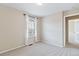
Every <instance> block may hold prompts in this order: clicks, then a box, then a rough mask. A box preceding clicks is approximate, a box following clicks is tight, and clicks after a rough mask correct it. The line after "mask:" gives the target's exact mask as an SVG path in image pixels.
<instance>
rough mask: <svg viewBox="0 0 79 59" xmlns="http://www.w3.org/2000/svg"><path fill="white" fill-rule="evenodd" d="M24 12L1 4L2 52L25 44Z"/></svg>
mask: <svg viewBox="0 0 79 59" xmlns="http://www.w3.org/2000/svg"><path fill="white" fill-rule="evenodd" d="M24 24H25V22H24V16H23V13H22V12H20V11H18V10H16V9H13V8H7V7H4V6H0V52H1V51H5V50H8V49H12V48H16V47H18V46H23V45H24Z"/></svg>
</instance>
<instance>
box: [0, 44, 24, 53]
mask: <svg viewBox="0 0 79 59" xmlns="http://www.w3.org/2000/svg"><path fill="white" fill-rule="evenodd" d="M24 46H25V45H22V46H18V47H15V48H11V49H7V50H4V51H0V54H2V53H6V52H9V51H12V50H15V49H17V48H21V47H24Z"/></svg>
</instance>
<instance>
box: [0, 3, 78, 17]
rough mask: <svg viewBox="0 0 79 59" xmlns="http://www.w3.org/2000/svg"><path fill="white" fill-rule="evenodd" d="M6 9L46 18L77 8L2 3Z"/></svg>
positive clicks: (72, 4) (58, 5) (57, 4)
mask: <svg viewBox="0 0 79 59" xmlns="http://www.w3.org/2000/svg"><path fill="white" fill-rule="evenodd" d="M1 5H5V6H8V7H13V8H16V9H18V10H22V11H26V12H29V13H30V14H32V15H35V16H42V17H43V16H47V15H50V14H52V13H55V12H58V11H66V10H70V9H73V8H76V7H77V6H79V4H77V3H43V5H41V6H39V5H37V4H35V3H2V4H1Z"/></svg>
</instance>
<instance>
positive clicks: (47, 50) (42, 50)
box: [0, 42, 79, 56]
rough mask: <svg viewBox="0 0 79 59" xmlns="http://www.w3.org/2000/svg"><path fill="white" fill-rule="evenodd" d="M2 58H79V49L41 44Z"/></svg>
mask: <svg viewBox="0 0 79 59" xmlns="http://www.w3.org/2000/svg"><path fill="white" fill-rule="evenodd" d="M0 56H79V49H78V48H62V47H57V46H51V45H48V44H45V43H42V42H40V43H36V44H33V45H32V46H26V47H23V48H19V49H16V50H13V51H9V52H7V53H4V54H1V55H0Z"/></svg>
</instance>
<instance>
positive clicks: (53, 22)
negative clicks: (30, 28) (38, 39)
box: [42, 12, 64, 47]
mask: <svg viewBox="0 0 79 59" xmlns="http://www.w3.org/2000/svg"><path fill="white" fill-rule="evenodd" d="M63 23H64V20H63V12H57V13H54V14H52V15H49V16H47V17H44V18H43V19H42V41H43V42H45V43H48V44H51V45H56V46H60V47H62V46H64V35H63V34H64V32H63V28H64V27H63Z"/></svg>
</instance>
